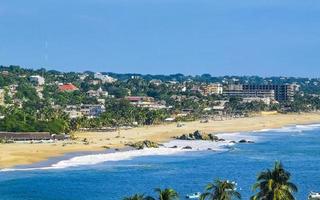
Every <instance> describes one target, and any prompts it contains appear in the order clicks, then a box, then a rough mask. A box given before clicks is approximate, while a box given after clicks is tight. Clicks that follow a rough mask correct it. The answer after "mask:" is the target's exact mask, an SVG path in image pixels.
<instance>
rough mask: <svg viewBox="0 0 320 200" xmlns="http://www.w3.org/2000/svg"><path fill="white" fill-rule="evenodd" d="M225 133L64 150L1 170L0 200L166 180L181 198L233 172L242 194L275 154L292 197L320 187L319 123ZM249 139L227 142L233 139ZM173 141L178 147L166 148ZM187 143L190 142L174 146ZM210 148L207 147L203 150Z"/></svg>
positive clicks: (149, 189) (124, 188)
mask: <svg viewBox="0 0 320 200" xmlns="http://www.w3.org/2000/svg"><path fill="white" fill-rule="evenodd" d="M219 137H220V138H225V139H226V141H224V142H219V143H213V142H206V141H193V142H188V141H172V142H169V143H167V144H165V146H166V147H168V148H165V147H162V148H160V149H145V150H142V151H125V152H114V153H105V152H100V153H95V154H92V153H91V154H89V155H88V154H85V153H80V154H79V153H78V154H69V155H66V156H64V157H60V158H54V159H50V160H49V161H46V162H41V163H37V164H34V165H30V166H21V167H19V168H15V169H5V170H2V171H0V200H109V199H110V200H113V199H122V198H123V197H125V196H128V195H131V194H134V193H144V194H147V195H154V192H153V191H154V188H158V187H160V188H166V187H171V188H174V189H175V190H177V191H178V192H179V193H180V199H184V197H185V195H186V194H188V193H193V192H202V191H204V187H205V186H206V184H207V183H209V182H212V181H214V180H215V179H218V178H220V179H228V180H234V181H236V182H237V183H238V191H239V192H240V193H241V195H242V199H249V198H250V196H251V195H252V194H253V191H252V185H253V184H254V183H255V180H256V177H257V174H258V173H259V172H260V171H262V170H265V169H267V168H271V167H273V164H274V162H275V161H276V160H279V161H281V162H282V163H283V164H284V166H285V168H286V169H287V170H289V171H290V172H291V174H292V181H293V182H294V183H295V184H296V185H297V186H298V189H299V191H298V193H296V195H295V196H296V199H299V200H303V199H307V196H308V193H309V192H310V191H320V173H319V169H320V125H319V124H314V125H292V126H288V127H284V128H280V129H270V130H261V131H256V132H250V133H237V134H220V135H219ZM241 139H246V140H251V141H254V142H255V143H252V144H247V143H244V144H233V143H230V141H231V140H234V141H239V140H241ZM173 146H178V148H169V147H173ZM183 146H191V147H192V148H193V149H192V150H181V149H180V148H179V147H183ZM208 149H210V150H208Z"/></svg>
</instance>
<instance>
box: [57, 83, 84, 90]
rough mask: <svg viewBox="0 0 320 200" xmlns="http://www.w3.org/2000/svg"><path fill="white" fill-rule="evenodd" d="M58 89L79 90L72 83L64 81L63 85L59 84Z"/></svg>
mask: <svg viewBox="0 0 320 200" xmlns="http://www.w3.org/2000/svg"><path fill="white" fill-rule="evenodd" d="M59 90H60V91H61V92H73V91H77V90H79V89H78V88H77V87H76V86H74V85H73V84H72V83H66V84H63V85H59Z"/></svg>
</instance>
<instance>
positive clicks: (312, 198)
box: [308, 192, 320, 200]
mask: <svg viewBox="0 0 320 200" xmlns="http://www.w3.org/2000/svg"><path fill="white" fill-rule="evenodd" d="M308 200H320V192H310V194H309V196H308Z"/></svg>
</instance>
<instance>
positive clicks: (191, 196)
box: [186, 192, 201, 199]
mask: <svg viewBox="0 0 320 200" xmlns="http://www.w3.org/2000/svg"><path fill="white" fill-rule="evenodd" d="M200 196H201V193H200V192H196V193H193V194H188V195H187V196H186V198H187V199H199V198H200Z"/></svg>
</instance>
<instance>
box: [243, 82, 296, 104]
mask: <svg viewBox="0 0 320 200" xmlns="http://www.w3.org/2000/svg"><path fill="white" fill-rule="evenodd" d="M272 90H273V91H274V98H275V100H277V101H279V102H280V101H291V100H293V96H294V94H295V93H296V92H297V91H298V90H299V86H298V85H296V84H282V85H276V84H266V85H253V84H250V85H249V84H248V85H243V91H263V92H266V91H272Z"/></svg>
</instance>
